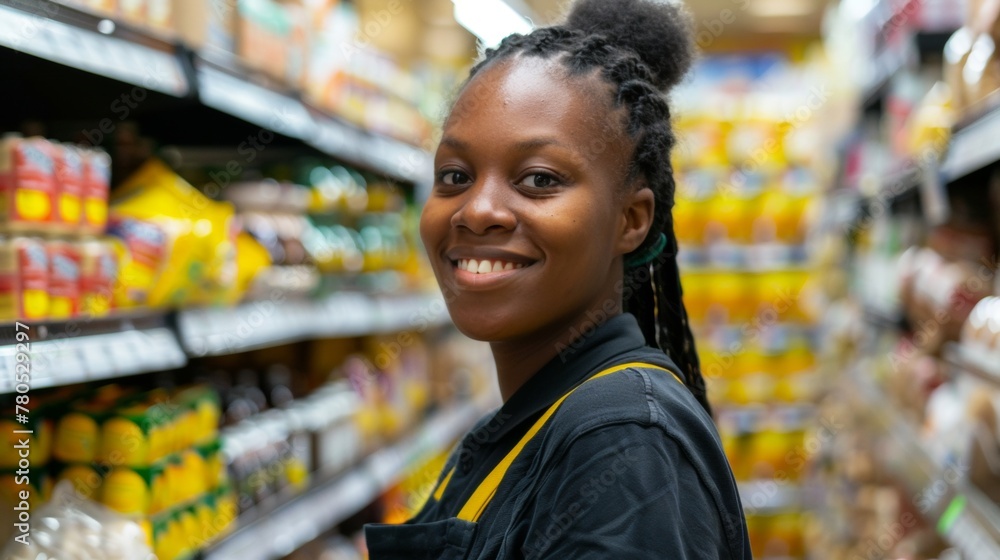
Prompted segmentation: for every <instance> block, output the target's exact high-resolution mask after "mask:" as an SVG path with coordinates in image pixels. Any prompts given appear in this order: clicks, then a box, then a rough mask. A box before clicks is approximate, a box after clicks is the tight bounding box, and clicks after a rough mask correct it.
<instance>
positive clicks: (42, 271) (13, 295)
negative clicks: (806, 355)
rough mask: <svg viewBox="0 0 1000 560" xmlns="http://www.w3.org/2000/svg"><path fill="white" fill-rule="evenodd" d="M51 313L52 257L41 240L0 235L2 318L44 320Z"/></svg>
mask: <svg viewBox="0 0 1000 560" xmlns="http://www.w3.org/2000/svg"><path fill="white" fill-rule="evenodd" d="M48 312H49V258H48V254H47V252H46V250H45V244H44V242H42V240H40V239H36V238H28V237H18V238H14V239H10V238H6V239H4V238H0V318H2V319H3V320H6V321H14V320H17V319H29V320H30V319H42V318H44V317H46V316H47V315H48Z"/></svg>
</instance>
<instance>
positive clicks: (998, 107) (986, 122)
mask: <svg viewBox="0 0 1000 560" xmlns="http://www.w3.org/2000/svg"><path fill="white" fill-rule="evenodd" d="M998 135H1000V103H998V104H994V105H993V106H992V108H991V110H988V111H986V112H985V113H983V114H982V115H981V116H980V117H979V118H977V119H975V120H974V121H972V122H970V123H968V124H966V125H965V126H963V127H961V128H959V129H958V130H956V131H955V132H954V134H953V135H952V139H951V145H950V147H949V148H948V154H947V156H946V157H945V160H944V163H943V165H942V166H941V172H942V174H943V175H944V178H945V180H946V181H947V182H951V181H955V180H957V179H961V178H962V177H965V176H966V175H968V174H970V173H972V172H973V171H977V170H979V169H982V168H983V167H986V166H987V165H990V164H991V163H994V162H996V161H1000V143H997V141H996V138H997V136H998Z"/></svg>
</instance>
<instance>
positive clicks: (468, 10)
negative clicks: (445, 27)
mask: <svg viewBox="0 0 1000 560" xmlns="http://www.w3.org/2000/svg"><path fill="white" fill-rule="evenodd" d="M452 1H453V2H454V3H455V21H457V22H458V23H459V24H461V25H462V27H464V28H466V29H468V30H469V31H470V32H471V33H472V34H473V35H475V36H476V37H479V40H480V41H482V42H483V44H484V45H486V46H487V47H495V46H497V45H499V44H500V41H502V40H503V38H504V37H506V36H508V35H510V34H511V33H530V32H531V22H530V21H528V20H527V19H525V18H524V17H523V16H522V15H521V14H519V13H517V11H516V10H515V9H514V8H511V7H510V5H508V4H507V3H506V2H504V1H503V0H452Z"/></svg>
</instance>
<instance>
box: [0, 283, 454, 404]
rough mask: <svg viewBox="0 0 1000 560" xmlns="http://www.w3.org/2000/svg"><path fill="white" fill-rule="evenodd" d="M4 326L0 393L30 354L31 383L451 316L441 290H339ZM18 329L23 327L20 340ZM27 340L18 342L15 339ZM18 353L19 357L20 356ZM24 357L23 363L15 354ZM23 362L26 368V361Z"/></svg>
mask: <svg viewBox="0 0 1000 560" xmlns="http://www.w3.org/2000/svg"><path fill="white" fill-rule="evenodd" d="M176 319H177V320H176V326H175V325H173V324H172V322H171V320H170V317H168V316H167V315H164V314H133V315H124V316H115V317H108V318H100V319H95V318H80V319H76V320H71V321H63V322H51V321H50V322H35V321H26V322H24V323H22V324H23V325H25V326H26V327H27V329H25V328H24V327H16V326H15V325H14V324H5V325H0V394H3V393H10V392H13V391H14V390H15V379H16V377H15V374H16V373H17V374H19V373H20V371H19V370H18V367H17V364H18V363H23V362H24V361H25V360H27V362H28V364H29V367H30V383H29V384H28V385H29V387H30V388H31V389H44V388H48V387H56V386H60V385H70V384H74V383H83V382H88V381H99V380H106V379H114V378H118V377H127V376H130V375H138V374H141V373H149V372H154V371H166V370H171V369H176V368H179V367H182V366H184V365H185V364H186V363H187V360H188V358H189V357H201V356H211V355H221V354H235V353H239V352H245V351H248V350H253V349H257V348H266V347H271V346H277V345H280V344H286V343H291V342H297V341H301V340H308V339H313V338H339V337H352V336H362V335H369V334H383V333H392V332H401V331H425V330H427V329H429V328H434V327H439V326H443V325H447V324H448V322H449V321H450V320H451V319H450V317H449V316H448V313H447V310H446V309H445V306H444V302H443V301H442V300H441V298H440V296H432V295H425V294H413V295H402V296H372V295H368V294H364V293H339V294H337V295H334V296H331V297H328V298H326V299H324V300H320V301H313V300H303V301H285V300H281V299H276V300H265V301H258V302H253V303H247V304H244V305H241V306H238V307H235V308H212V309H193V310H183V311H179V312H178V313H177V315H176ZM18 332H24V333H26V336H27V338H26V339H24V335H22V336H21V338H22V340H18V335H17V333H18ZM19 342H21V343H25V342H26V343H27V344H26V346H23V347H22V346H20V345H19V344H18V343H19ZM19 355H20V356H21V357H20V358H19ZM18 360H20V362H19V361H18ZM21 369H23V368H21Z"/></svg>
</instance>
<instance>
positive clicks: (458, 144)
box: [441, 136, 469, 150]
mask: <svg viewBox="0 0 1000 560" xmlns="http://www.w3.org/2000/svg"><path fill="white" fill-rule="evenodd" d="M441 146H445V147H448V148H452V149H454V150H468V149H469V143H468V142H466V141H465V140H459V139H458V138H455V137H454V136H445V137H444V138H442V139H441Z"/></svg>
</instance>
